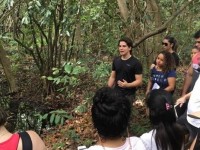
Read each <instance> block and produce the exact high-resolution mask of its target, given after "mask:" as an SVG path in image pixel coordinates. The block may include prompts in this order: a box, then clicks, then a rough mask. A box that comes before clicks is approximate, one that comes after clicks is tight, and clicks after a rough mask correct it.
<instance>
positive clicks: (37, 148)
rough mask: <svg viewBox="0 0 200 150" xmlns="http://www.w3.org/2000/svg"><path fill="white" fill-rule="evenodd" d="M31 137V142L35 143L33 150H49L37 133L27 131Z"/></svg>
mask: <svg viewBox="0 0 200 150" xmlns="http://www.w3.org/2000/svg"><path fill="white" fill-rule="evenodd" d="M26 132H27V133H28V134H29V135H30V137H31V141H32V143H33V150H47V148H46V146H45V144H44V142H43V140H42V139H41V138H40V136H39V135H38V134H37V133H36V132H35V131H31V130H29V131H26Z"/></svg>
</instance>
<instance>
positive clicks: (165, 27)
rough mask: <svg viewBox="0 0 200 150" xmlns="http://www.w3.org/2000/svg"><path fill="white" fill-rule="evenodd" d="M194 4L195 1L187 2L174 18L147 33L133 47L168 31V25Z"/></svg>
mask: <svg viewBox="0 0 200 150" xmlns="http://www.w3.org/2000/svg"><path fill="white" fill-rule="evenodd" d="M191 2H193V0H189V1H188V2H186V3H185V4H184V5H183V6H182V7H181V8H180V9H179V10H178V11H177V12H176V13H175V14H174V15H173V16H171V17H170V18H169V20H167V21H166V22H165V23H164V24H163V25H161V26H160V27H159V28H157V30H155V31H153V32H150V33H147V34H146V35H144V36H143V37H142V38H140V39H139V40H137V41H136V42H135V43H134V44H133V47H137V46H138V45H139V44H140V43H142V42H143V41H145V40H146V39H147V38H149V37H151V36H154V35H157V34H159V33H162V32H164V31H166V30H167V27H168V25H169V24H170V23H171V22H172V21H173V20H174V19H175V18H176V17H177V16H178V15H179V14H180V13H181V12H182V11H183V10H184V9H185V8H186V7H187V6H188V5H189V4H190V3H191Z"/></svg>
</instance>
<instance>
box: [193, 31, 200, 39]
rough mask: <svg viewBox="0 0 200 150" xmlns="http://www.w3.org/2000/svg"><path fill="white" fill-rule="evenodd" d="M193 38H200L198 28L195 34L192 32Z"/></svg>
mask: <svg viewBox="0 0 200 150" xmlns="http://www.w3.org/2000/svg"><path fill="white" fill-rule="evenodd" d="M193 37H194V38H195V39H198V38H200V30H199V31H197V32H196V33H195V34H194V36H193Z"/></svg>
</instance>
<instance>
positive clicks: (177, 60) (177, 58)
mask: <svg viewBox="0 0 200 150" xmlns="http://www.w3.org/2000/svg"><path fill="white" fill-rule="evenodd" d="M171 54H172V56H173V57H174V61H175V64H176V67H178V66H179V62H180V59H179V57H178V55H177V53H176V52H173V53H171Z"/></svg>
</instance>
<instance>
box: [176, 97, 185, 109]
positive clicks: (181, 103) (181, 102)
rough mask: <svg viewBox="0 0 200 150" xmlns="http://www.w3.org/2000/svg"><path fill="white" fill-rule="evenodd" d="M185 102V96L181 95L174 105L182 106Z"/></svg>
mask: <svg viewBox="0 0 200 150" xmlns="http://www.w3.org/2000/svg"><path fill="white" fill-rule="evenodd" d="M185 102H186V98H185V96H182V97H181V98H179V99H177V101H176V105H179V104H180V105H179V106H180V107H182V106H183V104H184V103H185Z"/></svg>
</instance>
